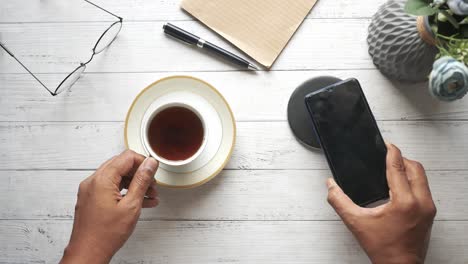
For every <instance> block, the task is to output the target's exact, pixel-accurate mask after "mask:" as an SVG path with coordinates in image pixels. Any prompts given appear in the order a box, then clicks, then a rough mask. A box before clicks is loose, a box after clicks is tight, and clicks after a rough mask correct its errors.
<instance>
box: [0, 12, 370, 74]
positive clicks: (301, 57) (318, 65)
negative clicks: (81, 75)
mask: <svg viewBox="0 0 468 264" xmlns="http://www.w3.org/2000/svg"><path fill="white" fill-rule="evenodd" d="M163 24H164V22H127V23H125V24H124V26H123V28H122V31H121V32H120V34H119V36H118V38H117V39H116V40H115V42H114V43H113V44H112V46H111V47H110V48H109V49H107V50H106V51H104V52H102V53H101V54H100V55H99V56H96V57H95V60H94V61H93V62H92V63H90V64H89V65H88V68H87V71H88V72H157V71H166V72H167V71H233V70H237V69H238V68H237V67H235V66H232V65H231V64H228V63H226V62H224V61H221V60H219V59H215V58H212V57H211V56H210V55H208V54H204V52H200V51H199V50H196V49H197V48H196V47H193V46H192V47H190V46H187V45H186V44H184V43H181V42H179V41H175V40H173V39H171V38H169V37H167V36H166V35H165V34H164V33H163V31H162V26H163ZM368 24H369V21H368V20H367V19H365V20H363V19H342V20H335V19H311V20H305V21H304V23H303V24H302V26H301V27H300V28H299V30H298V31H297V32H296V34H295V35H294V37H293V38H292V39H291V41H290V42H289V44H288V46H287V47H286V48H285V49H284V51H283V52H282V54H281V56H280V57H279V58H278V60H277V61H276V62H275V65H274V66H273V67H272V69H273V70H304V69H308V70H317V69H373V68H374V65H373V64H372V61H371V59H370V57H369V55H368V52H367V44H366V42H365V41H363V40H365V38H366V35H367V27H368ZM109 25H110V22H93V23H67V24H58V23H33V24H27V25H23V24H0V32H2V34H1V37H0V40H2V41H3V42H4V43H5V45H7V46H8V47H9V49H10V50H11V51H12V52H13V53H15V54H16V56H17V57H18V58H19V59H21V60H22V62H23V63H24V64H25V65H27V66H28V67H29V68H30V70H31V71H32V72H34V73H62V74H63V75H66V74H68V73H69V72H71V71H72V70H73V69H74V68H76V67H77V66H78V65H79V63H80V61H87V60H88V59H89V57H90V56H91V49H92V47H93V46H94V44H95V42H96V40H97V39H98V38H99V36H100V35H101V34H102V32H104V30H105V29H106V28H107V27H108V26H109ZM177 25H178V26H180V27H182V28H184V29H186V30H188V31H192V32H194V33H197V34H199V35H200V36H207V37H206V39H207V40H209V41H213V42H214V43H218V44H219V45H220V46H222V47H226V48H227V49H229V50H231V51H234V52H235V53H239V52H238V51H236V50H235V49H234V48H232V46H229V44H227V43H226V42H225V41H223V40H221V39H220V37H217V36H215V35H213V33H212V32H211V31H209V30H208V29H207V28H205V27H203V26H202V25H200V24H199V23H197V22H195V21H180V22H178V23H177ZM330 32H333V34H331V33H330ZM18 36H21V38H19V37H18ZM44 36H47V37H45V38H44ZM208 36H211V37H208ZM38 40H39V41H38ZM350 51H352V52H350ZM24 72H25V71H24V69H22V68H21V66H19V65H18V63H17V62H16V61H14V60H13V59H12V58H10V57H9V55H8V54H7V53H5V52H1V53H0V73H24ZM251 74H254V73H251Z"/></svg>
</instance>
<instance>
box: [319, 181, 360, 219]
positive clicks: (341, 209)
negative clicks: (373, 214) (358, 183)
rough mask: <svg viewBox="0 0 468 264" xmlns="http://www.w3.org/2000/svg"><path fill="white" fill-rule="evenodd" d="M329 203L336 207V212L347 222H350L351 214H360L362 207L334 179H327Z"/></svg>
mask: <svg viewBox="0 0 468 264" xmlns="http://www.w3.org/2000/svg"><path fill="white" fill-rule="evenodd" d="M327 187H328V197H327V200H328V203H329V204H330V205H331V206H332V207H333V209H335V211H336V213H337V214H338V215H339V216H340V217H341V219H343V221H344V222H345V223H347V222H349V220H350V219H349V218H350V217H351V216H355V215H358V214H359V211H360V207H359V206H358V205H356V204H355V203H354V202H353V201H352V200H351V199H350V198H349V197H348V196H347V195H346V194H345V193H344V192H343V190H342V189H341V188H340V186H338V184H337V183H336V182H335V180H334V179H332V178H329V179H328V180H327Z"/></svg>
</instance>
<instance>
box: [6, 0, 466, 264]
mask: <svg viewBox="0 0 468 264" xmlns="http://www.w3.org/2000/svg"><path fill="white" fill-rule="evenodd" d="M0 1H1V2H0V5H1V7H0V41H2V42H4V43H5V44H6V45H7V46H8V47H9V48H10V49H11V50H12V51H13V52H14V53H15V54H16V55H17V57H18V58H19V59H21V60H22V61H23V62H24V63H25V64H26V65H28V67H30V68H31V70H32V71H33V72H35V73H41V74H39V77H40V78H41V79H42V80H44V81H45V83H46V84H47V85H49V86H51V87H54V86H56V85H57V84H58V83H59V82H60V81H61V79H62V78H63V77H65V75H66V74H68V73H69V72H70V71H71V70H72V69H74V68H75V67H76V66H77V65H78V64H79V62H80V61H85V60H87V59H88V58H89V56H90V54H91V52H90V49H91V48H92V46H93V45H94V42H95V41H96V39H97V38H98V36H99V35H100V34H101V33H102V32H103V31H104V29H105V28H106V27H107V26H108V25H109V24H110V23H111V22H112V21H114V18H113V17H112V16H110V15H108V14H106V13H104V12H102V11H100V10H98V9H96V8H94V7H92V6H90V5H89V4H86V3H85V2H84V1H81V0H69V1H52V0H50V1H49V0H48V1H30V0H0ZM385 1H386V0H362V1H359V3H357V2H356V1H352V0H340V1H326V0H320V1H319V2H318V3H317V5H316V7H315V8H314V9H313V11H312V12H311V13H310V14H309V15H308V17H307V19H306V20H305V22H304V23H303V25H302V26H301V27H300V29H299V31H298V32H297V34H295V36H294V37H293V39H292V40H291V42H290V43H289V45H288V46H287V48H286V49H285V51H284V52H283V53H282V55H281V56H280V58H279V59H278V61H277V62H276V64H275V66H274V67H273V69H272V71H270V72H259V73H256V74H252V73H248V72H243V71H239V70H238V69H237V68H235V67H233V66H231V65H229V64H227V63H224V62H221V61H219V60H216V59H213V58H211V57H210V56H207V54H203V53H201V52H199V51H196V50H194V49H193V48H190V47H187V46H185V45H183V44H181V43H178V42H175V41H174V40H172V39H169V38H167V37H166V36H164V34H163V33H162V29H161V27H162V25H163V23H165V22H167V21H174V23H175V24H177V25H179V26H181V27H183V28H185V29H187V30H189V31H192V32H194V33H196V34H199V35H200V36H203V37H205V38H206V39H208V40H210V41H213V42H215V43H217V44H220V46H222V47H225V48H227V49H228V50H231V51H234V52H235V53H239V51H238V50H236V49H235V48H234V47H232V46H231V45H229V44H227V43H226V42H225V41H224V40H222V39H221V38H220V37H218V36H217V35H216V34H215V33H213V32H211V31H209V30H207V29H206V28H204V27H203V26H201V25H200V24H199V22H197V21H194V20H193V18H192V17H190V16H189V15H187V14H186V13H184V12H183V11H182V10H180V8H179V1H173V0H158V1H145V0H96V1H95V2H96V3H97V4H100V5H102V6H103V7H105V8H107V9H109V10H110V11H112V12H114V13H116V14H118V15H120V16H122V17H124V19H125V22H124V27H123V29H122V32H121V33H120V35H119V37H118V38H117V40H116V42H115V43H114V44H113V45H112V46H111V48H110V49H108V50H106V51H105V52H103V53H102V54H100V55H98V56H97V57H96V58H95V60H94V61H93V62H92V63H90V64H89V67H88V68H87V74H86V75H85V76H84V77H83V78H82V79H80V81H79V82H78V83H77V85H76V86H74V87H73V89H72V91H71V92H69V93H67V94H64V95H62V96H60V97H55V98H52V97H50V96H49V95H48V94H47V93H46V92H45V91H43V90H41V89H42V88H41V87H39V86H38V85H37V83H36V82H35V81H34V80H33V79H32V78H31V77H30V76H29V75H28V74H27V73H25V71H24V70H23V69H22V68H21V67H20V66H19V65H18V64H17V63H16V62H15V61H14V60H13V59H12V58H11V57H9V56H8V55H7V54H6V53H5V52H2V51H0V149H2V152H1V154H0V160H1V162H0V180H1V181H2V184H0V208H1V209H2V210H0V234H1V235H0V263H34V262H36V263H55V262H57V261H58V260H59V258H60V256H61V254H62V250H63V247H64V246H65V244H66V242H67V240H68V238H69V234H70V228H71V224H72V217H73V205H74V203H75V197H76V190H77V185H78V183H79V182H80V181H81V180H82V179H83V178H85V177H87V176H88V175H89V174H91V173H92V172H93V170H94V169H95V168H96V167H97V166H98V165H99V164H100V163H101V162H103V161H104V160H105V159H107V158H109V157H111V156H112V155H114V154H116V153H118V152H120V151H122V150H123V149H124V144H123V122H122V121H123V120H124V117H125V114H126V111H127V109H128V106H129V105H130V103H131V101H132V100H133V98H134V97H135V95H136V94H137V93H138V92H139V91H140V90H141V89H142V88H144V87H145V86H146V85H148V84H149V83H151V82H153V81H154V80H156V79H159V78H161V77H164V76H167V75H174V74H186V75H193V76H196V77H199V78H201V79H204V80H206V81H208V82H210V83H212V84H213V85H214V86H215V87H217V88H218V89H219V90H220V91H221V93H223V95H224V96H225V97H226V99H227V100H228V101H229V103H230V105H231V107H232V109H233V111H234V114H235V116H236V118H237V120H238V123H237V125H238V139H237V145H236V149H235V151H234V154H233V157H232V160H231V161H230V162H229V164H228V165H227V168H226V170H224V171H223V172H222V173H221V175H219V176H218V177H217V178H215V179H214V180H212V181H210V182H209V183H207V184H206V185H204V186H201V187H199V188H196V189H192V190H172V189H167V188H161V190H160V192H161V200H162V202H161V205H160V206H159V207H158V208H156V209H152V210H145V211H144V212H143V214H142V221H140V222H139V223H138V226H137V229H136V231H135V234H134V235H133V236H132V237H131V239H130V241H129V242H128V243H127V245H126V246H125V247H124V248H123V249H122V250H121V251H120V252H119V253H118V254H117V256H116V257H115V259H114V263H367V262H368V260H367V258H366V257H365V255H364V253H363V252H362V250H361V249H360V248H359V246H358V244H357V243H356V241H355V240H354V239H353V238H352V236H351V235H350V234H349V232H348V231H347V230H346V228H345V227H344V225H343V224H342V223H341V222H340V221H339V220H338V217H337V216H336V214H335V213H334V211H333V210H332V209H331V208H330V207H329V206H328V204H327V202H326V199H325V197H326V188H325V186H324V181H325V179H326V178H327V177H330V176H331V174H330V171H329V170H328V166H327V165H326V162H325V159H324V157H323V156H322V154H321V153H319V152H310V151H308V150H306V149H305V148H303V147H302V146H301V145H299V144H298V143H297V142H296V141H295V140H294V138H293V136H292V134H291V132H290V130H289V127H288V125H287V122H285V120H286V106H287V102H288V98H289V95H290V94H291V93H292V91H293V90H294V88H295V87H297V86H298V85H299V84H300V83H302V82H303V81H305V80H306V79H308V78H311V77H314V76H320V75H335V76H338V77H340V78H347V77H357V78H358V79H359V80H360V81H361V83H362V85H363V88H364V90H365V93H366V95H367V97H368V100H369V102H370V105H371V108H372V110H373V112H374V113H375V115H376V117H377V119H378V120H379V125H380V128H381V130H382V132H383V135H384V137H385V138H386V139H387V140H389V141H391V142H393V143H395V144H397V145H399V146H400V147H401V148H402V150H403V153H404V154H405V155H407V156H408V157H409V158H412V159H417V160H420V161H422V162H423V163H424V165H425V166H426V168H427V169H428V176H429V181H430V184H431V189H432V192H433V196H434V200H435V203H436V205H437V207H438V215H437V218H436V219H437V221H436V222H435V224H434V229H433V232H432V242H431V247H430V249H429V255H428V261H427V263H468V253H467V251H466V248H468V244H467V240H466V232H467V230H468V210H467V207H466V206H465V205H466V204H467V203H468V195H466V190H467V188H468V185H467V181H468V178H467V177H468V163H467V162H466V154H467V153H468V141H467V138H468V104H467V103H466V102H467V101H466V100H461V101H457V102H454V103H441V102H438V101H436V100H434V99H432V98H431V97H430V96H429V95H428V93H427V90H426V89H427V87H426V84H415V85H409V84H401V83H396V82H391V81H389V80H387V79H386V78H385V77H383V76H382V75H381V74H380V73H379V72H378V71H377V70H376V69H375V67H374V65H373V64H372V61H371V59H370V57H369V55H368V54H367V44H366V41H365V39H366V36H367V26H368V24H369V19H370V17H371V16H372V15H373V14H374V12H375V11H376V10H377V8H378V6H379V5H381V4H382V3H384V2H385ZM181 252H182V253H181Z"/></svg>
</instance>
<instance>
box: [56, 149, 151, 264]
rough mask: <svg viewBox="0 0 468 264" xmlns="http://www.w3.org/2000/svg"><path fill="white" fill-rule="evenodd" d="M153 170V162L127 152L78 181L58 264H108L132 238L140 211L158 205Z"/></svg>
mask: <svg viewBox="0 0 468 264" xmlns="http://www.w3.org/2000/svg"><path fill="white" fill-rule="evenodd" d="M157 168H158V162H157V161H156V160H155V159H153V158H146V159H145V157H144V156H142V155H139V154H137V153H135V152H133V151H130V150H127V151H125V152H123V153H122V154H120V155H118V156H116V157H114V158H112V159H110V160H108V161H107V162H105V163H104V164H103V165H101V167H100V168H99V169H98V170H97V171H96V172H95V173H94V174H93V175H91V176H89V177H88V178H86V179H85V180H84V181H82V182H81V183H80V186H79V189H78V200H77V202H76V207H75V221H74V223H73V231H72V234H71V238H70V242H69V244H68V246H67V248H66V249H65V253H64V256H63V258H62V261H61V263H108V262H109V261H110V260H111V258H112V256H113V255H114V254H115V253H116V252H117V251H118V250H119V249H120V248H121V247H122V246H123V245H124V243H125V242H126V241H127V239H128V238H129V237H130V235H131V234H132V232H133V230H134V229H135V226H136V223H137V221H138V217H139V216H140V213H141V208H142V207H146V208H148V207H155V206H157V205H158V203H159V199H158V193H157V190H156V181H155V180H154V174H155V172H156V170H157ZM123 188H127V189H128V192H127V194H126V195H125V196H122V195H121V193H120V191H121V190H122V189H123Z"/></svg>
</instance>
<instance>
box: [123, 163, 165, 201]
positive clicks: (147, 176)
mask: <svg viewBox="0 0 468 264" xmlns="http://www.w3.org/2000/svg"><path fill="white" fill-rule="evenodd" d="M158 165H159V163H158V162H157V161H156V160H155V159H154V158H151V157H149V158H146V159H145V161H143V163H142V164H141V165H140V167H138V170H137V171H136V172H135V175H134V176H133V178H132V182H130V186H129V187H128V192H127V195H126V196H125V199H127V200H128V201H133V202H136V203H138V204H141V203H142V202H143V198H144V196H145V193H146V191H147V190H148V188H149V187H150V186H151V184H153V183H154V174H155V173H156V170H157V169H158Z"/></svg>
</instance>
